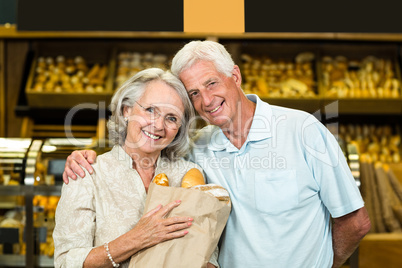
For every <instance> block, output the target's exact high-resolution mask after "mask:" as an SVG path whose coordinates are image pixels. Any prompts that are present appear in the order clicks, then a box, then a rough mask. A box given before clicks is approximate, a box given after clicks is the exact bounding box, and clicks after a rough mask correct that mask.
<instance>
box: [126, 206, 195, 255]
mask: <svg viewBox="0 0 402 268" xmlns="http://www.w3.org/2000/svg"><path fill="white" fill-rule="evenodd" d="M180 203H181V201H180V200H177V201H173V202H171V203H169V204H167V205H166V206H162V205H159V206H157V207H156V208H154V209H153V210H151V211H149V212H148V213H147V214H145V215H144V216H142V218H141V219H140V220H139V221H138V223H137V225H136V226H135V227H134V228H133V229H132V232H133V234H134V233H135V237H141V239H140V241H141V242H142V243H141V246H142V247H143V248H147V247H151V246H154V245H156V244H158V243H160V242H163V241H166V240H170V239H174V238H179V237H183V236H185V235H186V234H187V233H188V231H187V230H185V229H187V228H189V227H190V226H191V225H192V222H193V219H192V218H190V217H179V216H175V217H171V218H165V217H166V215H167V214H168V213H169V212H170V211H172V210H173V209H174V208H175V207H177V206H179V205H180Z"/></svg>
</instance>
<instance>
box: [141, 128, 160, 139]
mask: <svg viewBox="0 0 402 268" xmlns="http://www.w3.org/2000/svg"><path fill="white" fill-rule="evenodd" d="M142 132H143V133H144V134H145V135H146V136H148V137H150V138H151V139H153V140H159V139H160V138H162V137H161V136H156V135H153V134H151V133H149V132H148V131H145V130H143V131H142Z"/></svg>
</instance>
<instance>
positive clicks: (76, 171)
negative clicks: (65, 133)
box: [63, 150, 96, 184]
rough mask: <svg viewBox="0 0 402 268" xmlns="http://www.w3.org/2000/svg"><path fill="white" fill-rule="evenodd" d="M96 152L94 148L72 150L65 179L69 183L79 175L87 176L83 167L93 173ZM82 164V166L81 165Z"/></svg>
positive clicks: (64, 173)
mask: <svg viewBox="0 0 402 268" xmlns="http://www.w3.org/2000/svg"><path fill="white" fill-rule="evenodd" d="M95 159H96V152H95V151H92V150H80V151H74V152H72V153H71V154H70V155H69V156H68V157H67V161H66V165H65V167H64V172H63V181H64V183H66V184H68V180H69V178H70V179H73V180H76V179H77V175H78V176H80V177H81V178H82V177H84V176H85V172H84V170H83V169H82V167H83V168H85V169H86V170H88V172H89V173H90V174H92V172H93V169H92V166H91V164H93V163H94V162H95ZM81 166H82V167H81Z"/></svg>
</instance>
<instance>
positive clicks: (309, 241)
mask: <svg viewBox="0 0 402 268" xmlns="http://www.w3.org/2000/svg"><path fill="white" fill-rule="evenodd" d="M171 71H172V73H173V74H175V75H176V76H178V77H179V78H180V80H181V81H182V82H183V84H184V85H185V87H186V90H187V92H188V95H189V97H190V99H191V102H192V103H193V106H194V108H195V110H196V111H197V112H198V114H199V115H200V116H202V117H203V118H204V119H205V120H206V121H207V122H209V123H210V125H209V126H206V127H205V128H203V129H201V130H200V131H199V133H198V135H197V139H196V140H195V141H194V144H193V148H192V150H191V152H190V154H189V158H190V160H192V161H194V162H195V163H197V164H198V165H200V166H201V167H202V168H203V169H204V172H205V174H206V177H207V182H208V183H215V184H219V185H222V186H223V187H225V188H226V189H227V190H228V191H229V193H230V196H231V200H232V205H233V209H232V212H231V214H230V216H229V220H228V223H227V226H226V229H225V232H224V234H223V236H222V238H221V245H220V254H219V264H220V266H221V267H225V268H233V267H281V268H283V267H318V268H322V267H340V266H341V265H342V264H343V263H344V262H345V261H346V260H347V258H348V257H349V256H350V255H351V254H352V253H353V251H354V250H355V249H356V248H357V246H358V244H359V242H360V240H361V239H362V238H363V237H364V236H365V235H366V233H367V232H368V231H369V229H370V221H369V218H368V214H367V211H366V209H365V208H364V202H363V200H362V198H361V195H360V193H359V190H358V188H357V186H356V184H355V182H354V179H353V177H352V175H351V172H350V170H349V167H348V165H347V163H346V161H345V159H344V157H343V154H342V152H341V150H340V148H339V146H338V144H337V141H336V140H335V138H334V137H333V136H332V135H331V134H330V133H329V131H328V130H327V129H326V128H325V127H324V126H323V125H322V124H321V123H320V122H319V121H317V120H316V119H315V118H314V117H313V116H312V115H310V114H308V113H305V112H302V111H298V110H293V109H287V108H282V107H278V106H273V105H269V104H268V103H265V102H263V101H261V100H260V99H259V98H258V97H257V96H256V95H247V96H246V95H245V94H244V93H243V91H242V89H241V73H240V69H239V67H238V66H237V65H235V64H234V62H233V60H232V58H231V56H230V55H229V53H228V52H227V51H226V49H225V48H224V47H223V46H222V45H220V44H219V43H216V42H212V41H193V42H190V43H188V44H187V45H185V46H184V47H183V48H182V49H181V50H180V51H179V52H178V53H177V54H176V55H175V57H174V59H173V62H172V67H171ZM94 158H95V153H94V152H92V151H76V152H74V153H73V154H72V155H70V156H69V157H68V160H67V163H66V169H65V172H64V175H63V177H64V180H65V181H66V182H68V177H71V178H75V177H76V175H75V174H74V172H76V173H77V174H82V169H81V168H80V167H79V165H78V163H79V164H81V165H82V166H84V167H85V168H86V169H88V170H89V171H90V172H91V166H90V165H89V164H88V162H87V160H88V161H89V162H90V163H91V162H92V161H93V159H94ZM86 159H87V160H86Z"/></svg>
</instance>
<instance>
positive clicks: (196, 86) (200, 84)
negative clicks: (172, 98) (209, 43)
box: [180, 61, 241, 128]
mask: <svg viewBox="0 0 402 268" xmlns="http://www.w3.org/2000/svg"><path fill="white" fill-rule="evenodd" d="M180 80H181V81H182V82H183V84H184V86H185V87H186V89H187V92H188V95H189V97H190V99H191V102H192V103H193V105H194V108H195V109H196V110H197V112H198V113H199V114H200V116H201V117H202V118H203V119H204V120H206V121H208V122H209V123H211V124H213V125H216V126H219V127H220V128H223V127H225V128H228V127H230V126H231V124H233V123H234V121H235V120H237V118H236V111H237V108H238V107H237V106H238V104H239V103H240V93H241V88H240V84H241V77H240V71H239V69H238V67H237V66H235V67H234V69H233V71H232V76H231V77H227V76H225V75H224V74H222V73H219V72H218V71H217V70H216V68H215V65H214V64H213V63H212V62H209V61H199V62H198V63H196V64H194V65H193V66H192V67H190V68H189V69H187V70H185V71H183V72H182V73H181V74H180Z"/></svg>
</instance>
